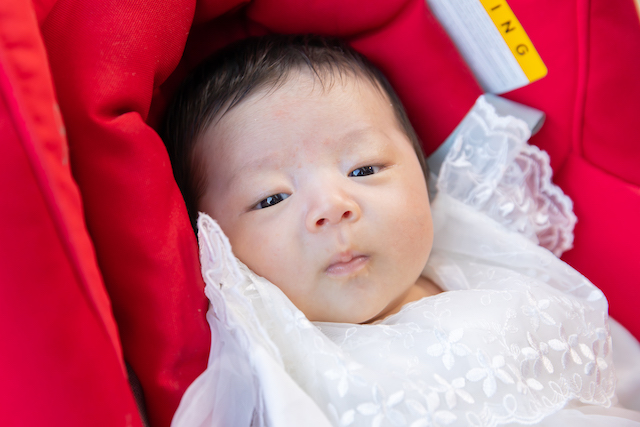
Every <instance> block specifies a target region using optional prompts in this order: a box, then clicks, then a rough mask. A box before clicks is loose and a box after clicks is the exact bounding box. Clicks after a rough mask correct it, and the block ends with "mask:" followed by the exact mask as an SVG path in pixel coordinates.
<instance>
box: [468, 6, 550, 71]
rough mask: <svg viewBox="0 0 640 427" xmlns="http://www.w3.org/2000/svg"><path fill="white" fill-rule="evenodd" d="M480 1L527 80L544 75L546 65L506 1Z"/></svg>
mask: <svg viewBox="0 0 640 427" xmlns="http://www.w3.org/2000/svg"><path fill="white" fill-rule="evenodd" d="M480 3H482V6H484V9H485V10H486V11H487V13H488V14H489V17H490V18H491V20H492V21H493V23H494V25H495V26H496V28H497V29H498V31H500V34H501V35H502V38H503V39H504V41H505V42H507V46H509V49H511V53H512V54H513V56H514V58H516V61H518V64H520V68H522V71H523V72H524V74H525V75H526V76H527V79H529V82H533V81H536V80H538V79H541V78H543V77H544V76H546V75H547V66H546V65H544V62H542V58H540V55H539V54H538V51H537V50H536V48H535V47H533V43H531V39H529V36H528V35H527V33H526V32H525V31H524V28H522V25H520V21H518V18H516V15H515V14H514V13H513V11H512V10H511V8H510V7H509V5H508V4H507V2H506V1H505V0H480Z"/></svg>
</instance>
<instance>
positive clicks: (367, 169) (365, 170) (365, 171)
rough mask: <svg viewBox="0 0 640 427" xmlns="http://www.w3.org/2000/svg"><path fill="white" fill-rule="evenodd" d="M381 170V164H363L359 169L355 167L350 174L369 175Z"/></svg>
mask: <svg viewBox="0 0 640 427" xmlns="http://www.w3.org/2000/svg"><path fill="white" fill-rule="evenodd" d="M379 170H380V166H363V167H361V168H358V169H354V170H352V171H351V172H349V176H367V175H373V174H374V173H378V171H379Z"/></svg>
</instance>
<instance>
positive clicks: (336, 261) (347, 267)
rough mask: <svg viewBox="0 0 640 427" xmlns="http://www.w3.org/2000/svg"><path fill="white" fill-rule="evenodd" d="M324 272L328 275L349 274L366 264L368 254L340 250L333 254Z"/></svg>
mask: <svg viewBox="0 0 640 427" xmlns="http://www.w3.org/2000/svg"><path fill="white" fill-rule="evenodd" d="M330 262H331V263H330V264H329V266H328V267H327V268H326V270H325V272H326V273H327V274H328V275H330V276H349V275H351V274H355V273H357V272H358V271H360V270H361V269H363V268H364V267H365V265H367V263H368V262H369V256H367V255H362V254H358V253H355V252H341V253H339V254H337V255H335V256H334V257H333V258H332V259H331V261H330Z"/></svg>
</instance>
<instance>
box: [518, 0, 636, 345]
mask: <svg viewBox="0 0 640 427" xmlns="http://www.w3.org/2000/svg"><path fill="white" fill-rule="evenodd" d="M509 3H510V4H511V6H512V8H513V10H514V12H515V13H516V15H517V16H518V18H519V19H520V21H521V23H522V25H523V26H524V28H525V29H526V31H527V33H528V34H529V37H530V38H531V39H532V41H533V43H534V44H535V46H536V49H537V50H538V51H539V52H540V55H541V57H542V59H543V60H544V61H545V63H546V64H547V67H548V69H549V74H548V75H547V77H545V78H543V79H542V80H540V81H538V82H536V83H533V84H531V85H529V86H527V87H525V88H522V89H519V90H517V91H514V92H512V93H510V94H507V95H506V96H507V97H509V98H511V99H514V100H516V101H519V102H522V103H524V104H527V105H531V106H534V107H537V108H540V109H541V110H543V111H545V112H546V113H547V121H546V123H545V124H544V126H543V127H542V129H541V131H540V133H539V134H537V135H535V136H534V137H533V138H532V140H531V141H532V142H533V143H535V144H537V145H538V146H540V147H541V148H542V149H544V150H546V151H547V152H549V154H550V156H551V165H552V167H553V170H554V171H555V175H556V178H555V180H556V182H557V183H558V184H559V185H560V186H561V187H562V188H563V189H564V191H565V192H566V193H567V194H568V195H569V196H571V198H572V199H573V201H574V210H575V213H576V215H577V217H578V224H577V225H576V230H575V241H574V246H575V249H573V250H571V251H569V252H567V253H566V254H565V255H564V256H563V259H564V260H565V261H567V262H568V263H569V264H571V265H572V266H573V267H575V268H576V269H577V270H578V271H580V272H581V273H583V274H584V275H585V276H587V277H588V278H589V279H590V280H591V281H592V282H594V283H595V284H596V285H597V286H598V287H600V289H602V290H603V291H604V293H605V295H607V298H608V299H609V306H610V309H609V312H610V314H611V315H612V316H613V317H614V318H616V319H617V320H619V321H620V322H621V323H622V324H623V325H624V326H626V327H627V328H628V329H629V330H630V331H631V332H632V333H633V334H634V335H635V336H636V337H638V338H640V318H639V317H638V316H637V315H636V314H635V313H636V311H637V308H636V307H637V305H638V303H640V275H638V272H637V258H638V255H639V254H640V222H639V221H638V219H639V218H640V144H639V143H638V141H639V140H640V135H639V134H638V129H637V116H638V114H639V113H640V80H638V72H639V71H640V56H639V55H637V54H635V53H634V52H639V51H640V20H639V19H638V14H637V12H636V9H635V6H634V4H633V1H631V0H628V1H620V2H616V3H615V5H613V4H612V3H611V2H607V1H606V0H591V1H585V0H579V1H577V2H575V3H573V2H556V3H551V2H549V4H548V6H547V7H544V6H543V5H541V4H540V3H535V4H534V3H531V2H524V1H521V2H517V1H510V2H509Z"/></svg>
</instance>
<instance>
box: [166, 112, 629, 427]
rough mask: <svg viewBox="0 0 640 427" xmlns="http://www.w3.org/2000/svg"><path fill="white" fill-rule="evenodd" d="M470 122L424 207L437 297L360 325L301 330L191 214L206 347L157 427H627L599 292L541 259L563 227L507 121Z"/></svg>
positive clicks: (269, 290) (537, 158) (566, 236)
mask: <svg viewBox="0 0 640 427" xmlns="http://www.w3.org/2000/svg"><path fill="white" fill-rule="evenodd" d="M471 114H472V117H473V120H469V121H467V122H466V125H465V126H466V127H465V128H464V129H462V130H461V132H460V136H459V137H458V139H457V140H456V142H455V144H454V146H453V148H452V150H451V151H450V153H449V155H448V156H447V158H446V160H445V162H444V164H443V165H442V168H441V171H440V176H439V178H438V181H437V187H438V194H437V196H436V198H435V200H434V202H433V203H432V213H433V221H434V232H435V238H434V246H433V251H432V255H431V257H430V260H429V262H428V264H427V266H426V267H425V269H424V275H426V276H427V277H429V278H430V279H431V280H433V281H434V282H435V283H437V284H438V285H439V286H440V287H441V288H442V289H443V290H445V291H446V292H443V293H441V294H439V295H436V296H432V297H428V298H424V299H422V300H420V301H416V302H413V303H410V304H408V305H406V306H405V307H403V308H402V310H401V311H400V312H399V313H397V314H394V315H392V316H390V317H388V318H386V319H384V320H382V321H379V322H377V323H375V324H371V325H355V324H336V323H311V322H309V321H308V320H307V319H306V318H305V316H304V315H303V314H302V312H300V311H299V310H298V309H297V308H296V307H295V306H294V305H293V304H292V303H291V302H290V301H289V299H288V298H287V297H286V296H285V295H284V294H283V293H282V292H281V291H280V290H279V289H278V288H277V287H276V286H275V285H273V284H272V283H270V282H268V281H267V280H265V279H264V278H261V277H259V276H257V275H255V274H254V273H253V272H251V271H250V270H249V269H248V268H247V267H246V266H244V265H243V264H242V263H241V262H239V261H238V260H237V259H236V258H235V257H234V256H233V254H232V252H231V248H230V245H229V242H228V240H227V238H226V237H225V236H224V234H223V233H222V231H221V230H220V228H219V227H218V225H217V224H216V223H215V221H213V220H212V219H211V218H209V217H208V216H206V215H204V214H202V215H201V216H200V218H199V220H198V226H199V239H200V250H201V262H202V271H203V275H204V278H205V282H206V290H205V292H206V294H207V296H208V298H209V299H210V301H211V305H210V309H209V312H208V314H207V318H208V320H209V323H210V325H211V329H212V338H213V339H212V349H211V355H210V359H209V367H208V369H207V371H206V372H205V373H203V374H202V375H201V376H200V377H199V378H198V379H197V380H196V381H195V382H194V383H193V384H192V386H191V387H190V388H189V390H188V391H187V393H186V394H185V396H184V397H183V399H182V402H181V404H180V407H179V409H178V412H177V413H176V415H175V417H174V420H173V425H175V426H274V427H281V426H373V427H379V426H410V427H420V426H497V425H504V424H510V423H520V424H535V423H540V424H541V425H548V426H556V425H557V426H560V425H562V426H566V425H574V424H573V423H577V422H580V423H584V424H585V425H603V426H604V425H606V426H609V425H612V426H615V425H625V426H626V425H636V426H637V425H640V416H639V415H638V413H636V412H633V411H626V412H625V410H623V409H619V408H615V407H612V405H614V404H615V403H616V397H615V386H616V377H615V372H614V368H613V359H612V351H611V349H612V339H611V334H610V328H609V322H608V319H607V314H606V313H607V301H606V299H605V298H604V295H603V294H602V292H601V291H600V290H598V289H597V288H596V287H594V286H593V285H592V284H591V283H590V282H589V281H588V280H586V279H585V278H584V277H583V276H581V275H580V274H579V273H577V272H576V271H575V270H573V269H572V268H571V267H569V266H568V265H567V264H565V263H564V262H562V261H561V260H559V259H558V258H557V257H556V256H555V255H554V253H555V254H560V253H561V252H562V251H564V250H566V249H568V248H570V247H571V243H572V230H573V226H574V224H575V221H576V219H575V216H574V215H573V213H572V210H571V201H570V200H569V199H568V198H567V197H566V196H565V195H564V194H563V193H562V192H561V190H560V189H559V188H557V187H556V186H554V185H553V184H552V183H551V181H550V177H551V171H550V167H549V162H548V157H547V156H546V154H545V153H542V152H541V151H540V150H538V149H537V148H535V147H532V146H529V145H528V144H527V143H526V140H527V139H528V137H529V132H528V129H527V128H526V125H524V123H522V122H520V121H519V120H517V119H515V118H512V117H498V116H496V114H495V112H494V111H493V108H492V107H491V106H490V105H488V104H487V103H485V102H484V101H483V100H479V101H478V103H477V104H476V106H475V107H474V110H473V112H472V113H471ZM538 243H540V245H542V246H544V247H541V246H539V245H538ZM545 248H547V249H545ZM635 344H637V343H633V345H635ZM634 348H635V347H634ZM592 408H595V409H592ZM585 420H586V421H585ZM634 420H635V421H634ZM589 423H591V424H589Z"/></svg>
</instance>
